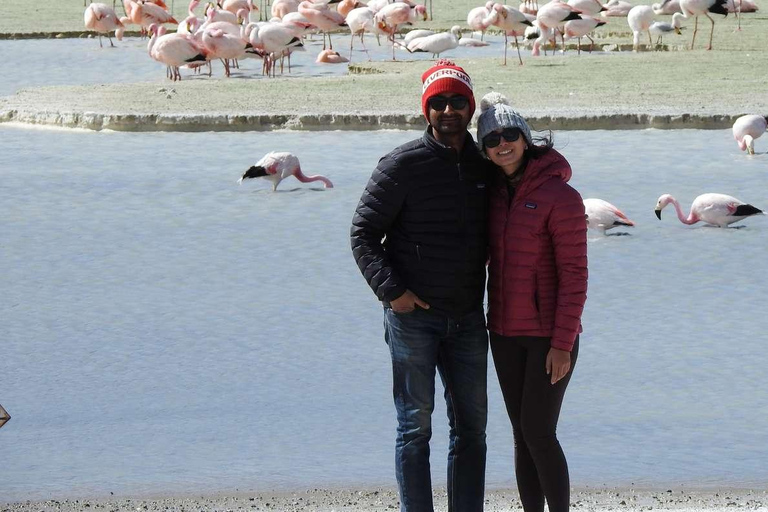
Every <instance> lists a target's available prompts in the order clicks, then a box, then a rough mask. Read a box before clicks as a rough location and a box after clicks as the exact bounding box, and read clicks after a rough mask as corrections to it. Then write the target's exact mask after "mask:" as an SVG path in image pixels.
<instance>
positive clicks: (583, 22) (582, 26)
mask: <svg viewBox="0 0 768 512" xmlns="http://www.w3.org/2000/svg"><path fill="white" fill-rule="evenodd" d="M605 24H606V22H605V21H602V20H598V19H597V18H593V17H591V16H584V17H583V18H582V19H580V20H571V21H568V22H566V23H565V30H564V32H563V37H564V38H566V39H572V38H574V37H575V38H577V39H578V40H579V46H578V52H579V55H581V38H582V37H586V38H587V39H589V41H590V46H589V51H590V52H591V51H592V48H593V47H594V46H595V41H594V40H593V39H592V38H591V37H590V36H589V34H590V33H591V32H592V31H593V30H595V29H596V28H597V27H602V26H603V25H605Z"/></svg>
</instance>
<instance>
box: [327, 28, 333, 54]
mask: <svg viewBox="0 0 768 512" xmlns="http://www.w3.org/2000/svg"><path fill="white" fill-rule="evenodd" d="M328 48H330V49H331V50H333V41H331V33H330V32H328Z"/></svg>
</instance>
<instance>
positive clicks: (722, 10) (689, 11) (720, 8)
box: [662, 0, 728, 50]
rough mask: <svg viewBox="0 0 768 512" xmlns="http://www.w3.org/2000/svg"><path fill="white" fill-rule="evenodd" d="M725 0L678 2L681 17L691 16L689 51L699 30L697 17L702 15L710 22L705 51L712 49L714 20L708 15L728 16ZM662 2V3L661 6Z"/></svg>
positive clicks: (681, 0) (685, 0)
mask: <svg viewBox="0 0 768 512" xmlns="http://www.w3.org/2000/svg"><path fill="white" fill-rule="evenodd" d="M726 2H727V0H680V10H681V11H683V16H685V17H686V18H690V17H691V16H693V18H694V22H693V38H692V39H691V50H693V43H694V42H695V41H696V32H698V30H699V16H701V15H702V14H703V15H704V16H706V17H707V18H709V21H711V22H712V29H711V30H710V32H709V46H707V50H711V49H712V36H713V35H714V34H715V20H713V19H712V17H711V16H710V15H709V13H710V12H714V13H716V14H722V15H723V16H726V17H727V16H728V9H727V8H726V7H725V5H726ZM663 5H664V2H662V6H663Z"/></svg>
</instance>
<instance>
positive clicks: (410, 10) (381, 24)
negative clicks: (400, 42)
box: [373, 2, 427, 60]
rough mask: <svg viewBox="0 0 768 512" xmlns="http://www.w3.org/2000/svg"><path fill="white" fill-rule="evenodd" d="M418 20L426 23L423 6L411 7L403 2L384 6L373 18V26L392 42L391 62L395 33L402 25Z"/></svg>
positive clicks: (393, 55) (393, 57) (425, 9)
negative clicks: (386, 34)
mask: <svg viewBox="0 0 768 512" xmlns="http://www.w3.org/2000/svg"><path fill="white" fill-rule="evenodd" d="M419 18H421V19H422V20H424V21H426V19H427V8H426V7H424V6H423V5H417V6H415V7H412V6H410V5H408V4H407V3H405V2H395V3H392V4H389V5H385V6H384V7H382V8H381V9H380V10H379V11H377V12H376V14H375V15H374V16H373V21H374V24H375V25H376V26H377V27H378V28H379V29H380V30H382V31H385V32H386V33H388V34H389V40H390V41H392V60H395V33H396V32H397V30H398V29H399V28H400V25H403V24H404V23H413V22H414V21H417V20H418V19H419Z"/></svg>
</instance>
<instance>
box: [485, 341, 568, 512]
mask: <svg viewBox="0 0 768 512" xmlns="http://www.w3.org/2000/svg"><path fill="white" fill-rule="evenodd" d="M549 341H550V340H549V338H540V337H534V336H512V337H506V336H500V335H498V334H495V333H491V351H492V353H493V362H494V364H495V365H496V373H497V374H498V376H499V384H501V392H502V394H503V395H504V403H505V404H506V406H507V414H509V419H510V420H511V421H512V432H513V434H514V437H515V476H516V477H517V488H518V490H519V492H520V501H522V503H523V510H525V512H543V510H544V498H545V497H546V500H547V504H548V505H549V510H550V512H564V511H567V510H568V505H569V501H570V497H571V496H570V480H569V478H568V463H567V462H566V460H565V455H564V454H563V450H562V448H560V443H559V442H558V440H557V434H556V431H557V420H558V418H559V416H560V406H561V405H562V404H563V396H565V389H566V388H567V387H568V381H570V380H571V375H572V374H573V367H574V366H575V365H576V358H577V357H578V354H579V338H578V336H577V337H576V342H575V343H574V345H573V351H572V352H571V369H570V370H569V371H568V373H567V374H566V376H565V377H563V378H562V379H560V380H559V381H558V382H557V383H555V385H552V384H550V376H549V375H547V373H546V366H545V365H546V360H547V353H548V352H549Z"/></svg>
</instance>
